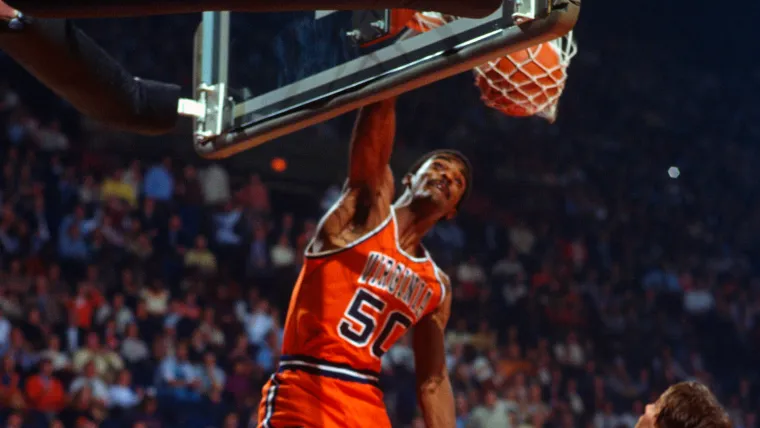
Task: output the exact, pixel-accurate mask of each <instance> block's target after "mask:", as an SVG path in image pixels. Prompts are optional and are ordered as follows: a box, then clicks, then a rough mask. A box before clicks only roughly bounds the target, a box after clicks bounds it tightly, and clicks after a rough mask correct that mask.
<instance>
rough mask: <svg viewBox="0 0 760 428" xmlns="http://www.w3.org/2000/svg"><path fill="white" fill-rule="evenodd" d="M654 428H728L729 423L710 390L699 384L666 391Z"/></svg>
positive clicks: (679, 384)
mask: <svg viewBox="0 0 760 428" xmlns="http://www.w3.org/2000/svg"><path fill="white" fill-rule="evenodd" d="M655 426H656V427H657V428H731V420H730V419H729V417H728V414H726V411H725V410H723V407H722V406H721V405H720V403H719V402H718V399H716V398H715V396H714V395H713V394H712V393H711V392H710V390H709V389H708V388H707V387H706V386H705V385H703V384H701V383H699V382H681V383H677V384H675V385H673V386H671V387H670V388H668V390H667V391H665V393H663V394H662V396H661V397H660V400H659V402H658V411H657V416H656V418H655Z"/></svg>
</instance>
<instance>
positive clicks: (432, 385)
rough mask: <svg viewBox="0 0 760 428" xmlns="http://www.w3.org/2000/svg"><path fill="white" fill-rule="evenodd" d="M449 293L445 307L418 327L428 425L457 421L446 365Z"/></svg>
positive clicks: (443, 426) (447, 426)
mask: <svg viewBox="0 0 760 428" xmlns="http://www.w3.org/2000/svg"><path fill="white" fill-rule="evenodd" d="M446 285H447V288H449V287H448V284H446ZM446 295H447V297H446V300H444V302H443V303H442V304H441V306H440V307H439V308H438V309H437V310H436V311H435V312H433V313H431V314H429V315H427V316H425V317H424V318H422V319H421V320H420V321H419V322H418V323H417V325H416V326H415V328H414V338H413V345H414V364H415V371H416V375H417V397H418V400H419V404H420V407H421V408H422V414H423V417H424V419H425V426H426V427H428V428H451V427H454V426H455V424H456V412H455V410H454V392H453V391H452V388H451V382H450V380H449V374H448V369H447V368H446V344H445V340H444V333H445V330H446V324H447V323H448V320H449V315H450V313H451V293H450V292H447V294H446Z"/></svg>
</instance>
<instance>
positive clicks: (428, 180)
mask: <svg viewBox="0 0 760 428" xmlns="http://www.w3.org/2000/svg"><path fill="white" fill-rule="evenodd" d="M465 171H466V167H465V165H464V164H463V162H462V161H461V160H459V158H457V157H455V156H447V155H439V156H435V157H432V158H430V159H428V160H427V161H425V163H424V164H422V166H421V167H420V168H419V169H418V170H417V172H416V173H415V174H414V175H413V176H412V177H411V178H410V180H409V181H410V182H409V186H410V188H411V191H412V195H413V197H414V198H415V199H421V198H424V199H428V200H430V201H432V202H434V203H435V205H436V207H437V211H440V213H441V215H442V216H445V217H453V215H454V214H455V213H456V206H457V204H458V203H459V200H460V199H462V196H464V192H465V190H466V189H467V181H466V178H465V177H466V176H467V174H466V172H465Z"/></svg>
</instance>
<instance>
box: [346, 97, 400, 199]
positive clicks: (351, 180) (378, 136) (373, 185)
mask: <svg viewBox="0 0 760 428" xmlns="http://www.w3.org/2000/svg"><path fill="white" fill-rule="evenodd" d="M395 135H396V99H395V98H391V99H387V100H383V101H380V102H378V103H375V104H370V105H368V106H365V107H362V108H361V109H360V110H359V114H358V116H357V118H356V124H355V125H354V132H353V135H352V137H351V148H350V152H349V168H348V186H349V187H350V188H353V189H367V190H369V191H371V192H372V193H374V194H378V193H379V192H383V191H384V190H387V189H386V187H390V188H391V190H393V175H392V174H391V170H390V167H389V166H388V162H389V161H390V158H391V153H392V152H393V140H394V138H395ZM391 193H393V192H392V191H391ZM390 196H393V195H392V194H391V195H390Z"/></svg>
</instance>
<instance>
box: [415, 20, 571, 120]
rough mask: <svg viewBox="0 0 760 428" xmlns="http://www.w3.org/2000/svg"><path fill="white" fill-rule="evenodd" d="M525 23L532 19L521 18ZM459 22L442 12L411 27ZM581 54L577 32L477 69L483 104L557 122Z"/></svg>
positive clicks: (426, 28)
mask: <svg viewBox="0 0 760 428" xmlns="http://www.w3.org/2000/svg"><path fill="white" fill-rule="evenodd" d="M516 18H519V19H520V20H521V21H523V22H525V21H526V20H529V18H528V17H525V16H522V15H519V16H517V17H516ZM456 19H458V18H457V17H455V16H451V15H444V14H441V13H438V12H419V13H416V14H415V15H414V18H413V19H412V21H410V23H409V24H408V26H409V28H411V29H412V30H415V31H417V32H425V31H429V30H432V29H434V28H438V27H440V26H441V25H444V24H447V23H449V22H451V21H454V20H456ZM577 52H578V45H577V44H576V43H575V40H574V38H573V33H572V32H569V33H568V34H567V35H565V36H563V37H560V38H558V39H555V40H552V41H550V42H546V43H542V44H540V45H536V46H531V47H530V48H528V49H524V50H521V51H518V52H514V53H512V54H509V55H507V56H504V57H501V58H498V59H496V60H493V61H489V62H487V63H485V64H482V65H479V66H477V67H475V69H474V70H473V72H474V73H475V85H476V86H477V87H478V88H479V89H480V93H481V99H482V100H483V102H484V103H485V104H486V105H487V106H489V107H491V108H495V109H497V110H499V111H501V112H503V113H504V114H507V115H509V116H518V117H520V116H534V115H535V116H539V117H543V118H544V119H546V120H548V121H549V122H554V120H555V119H556V118H557V106H558V103H559V99H560V97H561V96H562V92H563V91H564V89H565V83H566V82H567V67H568V66H569V65H570V61H571V60H572V59H573V57H574V56H575V54H576V53H577Z"/></svg>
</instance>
